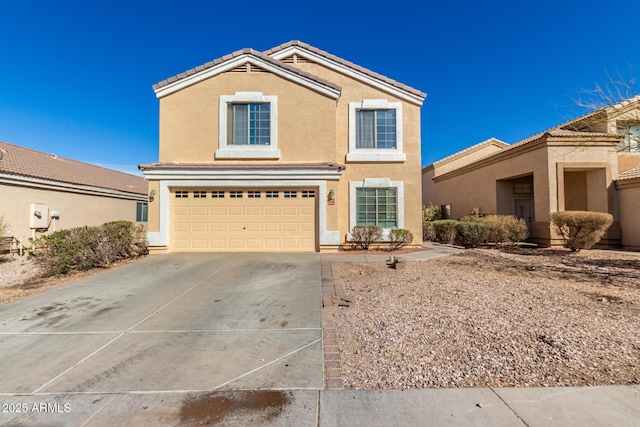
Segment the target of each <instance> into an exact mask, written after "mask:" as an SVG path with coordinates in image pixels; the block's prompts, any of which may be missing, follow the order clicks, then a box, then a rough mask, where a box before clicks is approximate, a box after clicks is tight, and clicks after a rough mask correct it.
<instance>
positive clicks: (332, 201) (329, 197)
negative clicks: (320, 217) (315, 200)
mask: <svg viewBox="0 0 640 427" xmlns="http://www.w3.org/2000/svg"><path fill="white" fill-rule="evenodd" d="M327 202H328V203H329V204H330V205H335V204H336V192H335V191H334V190H333V188H332V189H331V190H329V194H328V195H327Z"/></svg>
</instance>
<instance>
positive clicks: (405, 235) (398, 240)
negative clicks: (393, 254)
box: [389, 228, 413, 251]
mask: <svg viewBox="0 0 640 427" xmlns="http://www.w3.org/2000/svg"><path fill="white" fill-rule="evenodd" d="M389 241H390V242H391V244H390V246H389V248H390V249H391V250H392V251H395V250H396V249H400V248H402V247H404V246H407V245H408V244H409V243H411V242H413V233H412V232H410V231H409V230H405V229H403V228H397V229H393V230H391V231H390V232H389Z"/></svg>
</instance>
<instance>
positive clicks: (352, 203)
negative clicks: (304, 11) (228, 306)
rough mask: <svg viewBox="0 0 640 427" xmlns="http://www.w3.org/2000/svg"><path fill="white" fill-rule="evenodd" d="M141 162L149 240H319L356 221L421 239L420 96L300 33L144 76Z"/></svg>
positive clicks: (254, 244)
mask: <svg viewBox="0 0 640 427" xmlns="http://www.w3.org/2000/svg"><path fill="white" fill-rule="evenodd" d="M153 89H154V90H155V93H156V96H157V97H158V98H159V100H160V119H159V120H160V141H159V159H158V161H157V162H154V163H149V164H144V165H140V169H141V170H142V172H143V174H144V175H145V176H146V178H147V179H148V180H149V185H150V190H151V191H152V192H153V191H155V192H156V194H157V197H155V199H154V200H153V201H152V202H151V203H150V204H149V224H148V226H149V228H148V229H149V232H148V234H147V238H148V240H149V244H150V249H151V250H154V251H324V250H335V249H337V248H338V247H339V245H341V244H343V243H345V242H346V241H349V240H350V239H351V235H350V233H351V230H352V229H353V227H354V226H355V225H380V226H381V227H382V228H383V230H384V234H383V237H384V238H385V239H387V240H388V239H389V233H390V230H392V229H396V228H404V229H408V230H410V231H411V232H412V233H413V235H414V241H413V244H414V245H420V243H421V237H422V231H421V230H422V223H421V212H420V197H419V196H418V195H419V194H420V189H421V181H420V107H421V105H422V103H423V101H424V99H425V97H426V94H425V93H423V92H421V91H419V90H416V89H414V88H412V87H409V86H407V85H404V84H402V83H399V82H397V81H395V80H392V79H390V78H388V77H385V76H382V75H380V74H378V73H375V72H373V71H371V70H368V69H366V68H364V67H361V66H358V65H356V64H353V63H351V62H349V61H346V60H344V59H342V58H339V57H337V56H335V55H332V54H330V53H328V52H325V51H323V50H320V49H318V48H315V47H313V46H310V45H308V44H306V43H302V42H299V41H291V42H289V43H286V44H283V45H280V46H277V47H275V48H273V49H269V50H267V51H265V52H259V51H256V50H253V49H242V50H238V51H235V52H233V53H231V54H229V55H225V56H223V57H221V58H218V59H215V60H213V61H211V62H208V63H206V64H203V65H201V66H198V67H195V68H193V69H190V70H188V71H185V72H184V73H180V74H178V75H177V76H174V77H171V78H168V79H166V80H164V81H162V82H160V83H158V84H156V85H154V86H153Z"/></svg>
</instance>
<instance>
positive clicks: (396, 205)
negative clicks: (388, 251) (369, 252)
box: [347, 178, 404, 240]
mask: <svg viewBox="0 0 640 427" xmlns="http://www.w3.org/2000/svg"><path fill="white" fill-rule="evenodd" d="M356 225H378V226H380V227H382V239H383V240H387V239H389V231H390V230H391V229H394V228H404V181H391V180H390V179H389V178H365V179H363V180H361V181H350V182H349V229H350V230H353V227H355V226H356ZM347 239H351V234H348V235H347Z"/></svg>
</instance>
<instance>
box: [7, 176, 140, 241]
mask: <svg viewBox="0 0 640 427" xmlns="http://www.w3.org/2000/svg"><path fill="white" fill-rule="evenodd" d="M142 197H143V198H144V196H142ZM0 200H3V203H2V205H3V212H0V214H4V217H5V221H6V222H8V223H9V226H10V228H11V231H12V234H13V236H15V237H18V238H20V239H21V240H22V241H23V242H25V243H26V242H27V240H28V238H29V237H32V231H31V228H30V215H31V212H30V206H31V203H43V204H46V205H47V206H48V208H49V213H51V211H58V212H59V213H60V217H59V219H56V220H55V221H53V220H52V221H51V223H50V226H49V229H48V230H47V232H51V231H54V228H55V230H62V229H67V228H73V227H81V226H85V225H88V226H97V225H101V224H104V223H105V222H109V221H116V220H126V221H135V220H136V203H137V202H136V201H135V200H126V199H117V198H111V197H102V196H92V195H85V194H76V193H70V192H64V191H53V190H44V189H38V188H28V187H21V186H11V185H0ZM38 235H40V233H38Z"/></svg>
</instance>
